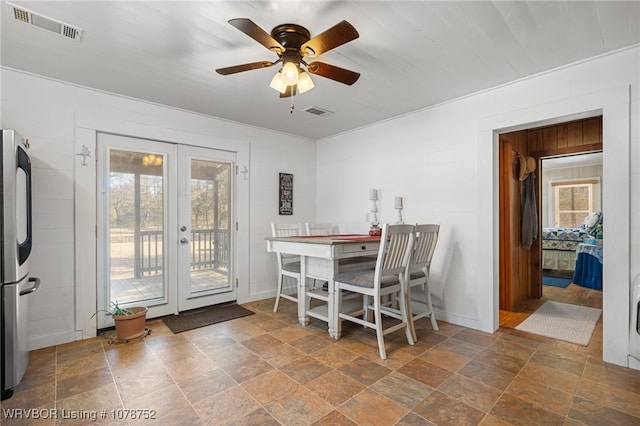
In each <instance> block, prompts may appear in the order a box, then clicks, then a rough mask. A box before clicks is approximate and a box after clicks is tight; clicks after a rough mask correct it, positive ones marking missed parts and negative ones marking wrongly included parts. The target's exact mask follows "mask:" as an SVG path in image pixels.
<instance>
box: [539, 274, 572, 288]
mask: <svg viewBox="0 0 640 426" xmlns="http://www.w3.org/2000/svg"><path fill="white" fill-rule="evenodd" d="M542 284H544V285H550V286H552V287H562V288H567V287H569V284H571V278H561V277H550V276H548V275H543V276H542Z"/></svg>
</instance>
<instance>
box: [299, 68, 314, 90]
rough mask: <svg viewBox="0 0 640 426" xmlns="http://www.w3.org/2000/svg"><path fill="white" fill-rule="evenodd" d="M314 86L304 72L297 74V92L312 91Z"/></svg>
mask: <svg viewBox="0 0 640 426" xmlns="http://www.w3.org/2000/svg"><path fill="white" fill-rule="evenodd" d="M314 86H315V85H314V84H313V80H311V77H310V76H309V74H308V73H306V72H304V71H300V74H298V92H300V93H304V92H308V91H309V90H311V89H313V87H314Z"/></svg>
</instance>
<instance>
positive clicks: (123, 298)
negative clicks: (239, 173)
mask: <svg viewBox="0 0 640 426" xmlns="http://www.w3.org/2000/svg"><path fill="white" fill-rule="evenodd" d="M98 140H99V142H104V143H105V145H104V146H103V147H102V150H101V152H102V153H103V154H104V156H105V160H104V161H103V167H104V170H103V171H102V172H101V174H100V176H102V188H101V190H102V193H103V197H102V199H101V201H102V205H101V207H100V211H101V214H102V220H101V221H99V223H103V224H104V229H103V230H102V232H101V233H100V235H101V237H102V238H101V241H100V243H99V250H100V249H101V250H102V252H99V253H98V255H99V258H100V259H102V262H99V264H100V265H101V271H99V276H101V277H103V281H104V282H103V285H102V287H103V291H102V292H99V296H102V297H101V298H100V297H99V305H98V306H99V308H98V309H108V307H109V305H110V303H112V302H117V303H118V304H119V305H123V306H125V307H126V306H146V307H147V308H149V311H150V312H149V314H148V316H149V317H153V316H160V315H167V314H172V313H175V312H176V311H177V299H176V293H177V291H176V290H175V286H176V284H175V279H172V277H171V274H172V273H173V274H175V273H176V272H175V268H171V267H170V259H171V256H172V253H173V256H174V258H175V249H172V248H171V246H170V243H169V242H170V241H175V238H176V233H175V231H174V232H173V237H171V232H170V231H171V230H172V229H173V227H171V226H170V224H171V219H170V218H171V216H174V217H175V213H173V214H171V212H170V208H169V206H171V205H173V206H174V211H175V205H176V204H177V203H176V201H175V200H176V198H177V197H175V195H173V202H171V199H170V196H171V195H172V194H173V193H174V192H175V191H174V190H172V189H171V188H173V186H174V185H175V183H171V182H170V179H169V177H170V176H176V173H175V170H172V169H174V168H175V165H174V166H172V165H171V163H172V162H171V159H172V158H174V155H175V146H174V145H171V144H166V143H161V142H154V141H148V140H142V139H135V138H127V137H122V136H114V135H100V136H99V139H98ZM130 147H134V148H133V149H132V148H130ZM173 222H174V223H175V219H173ZM172 283H173V284H172ZM172 285H173V287H174V289H173V290H172ZM109 321H110V320H109V318H103V321H102V322H104V323H105V324H103V325H106V324H108V323H109Z"/></svg>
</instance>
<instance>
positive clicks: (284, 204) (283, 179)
mask: <svg viewBox="0 0 640 426" xmlns="http://www.w3.org/2000/svg"><path fill="white" fill-rule="evenodd" d="M279 208H280V210H279V213H280V215H292V214H293V175H292V174H291V173H280V206H279Z"/></svg>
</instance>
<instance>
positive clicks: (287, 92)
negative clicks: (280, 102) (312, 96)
mask: <svg viewBox="0 0 640 426" xmlns="http://www.w3.org/2000/svg"><path fill="white" fill-rule="evenodd" d="M296 87H297V86H295V85H294V86H287V90H285V91H284V93H280V97H281V98H289V97H291V96H295V95H296V93H297V92H298V91H297V90H296Z"/></svg>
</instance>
